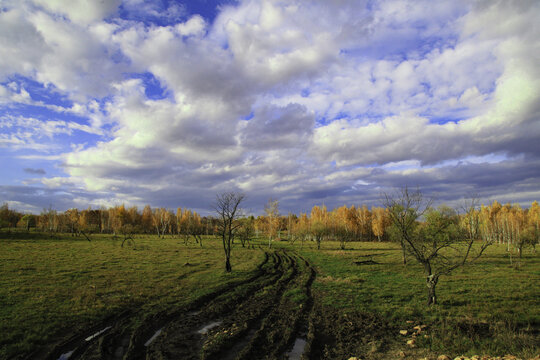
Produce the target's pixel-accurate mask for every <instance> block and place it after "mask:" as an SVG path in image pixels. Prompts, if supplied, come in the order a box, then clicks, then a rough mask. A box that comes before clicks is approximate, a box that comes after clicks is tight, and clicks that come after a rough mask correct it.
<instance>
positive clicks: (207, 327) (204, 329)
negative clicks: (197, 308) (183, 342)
mask: <svg viewBox="0 0 540 360" xmlns="http://www.w3.org/2000/svg"><path fill="white" fill-rule="evenodd" d="M222 322H223V321H221V320H218V321H212V322H211V323H209V324H206V325H205V326H203V327H202V328H200V329H199V330H197V333H198V334H201V335H205V334H207V333H208V331H210V330H212V329H213V328H215V327H218V326H219V325H221V323H222Z"/></svg>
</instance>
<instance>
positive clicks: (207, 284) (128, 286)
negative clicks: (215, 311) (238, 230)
mask: <svg viewBox="0 0 540 360" xmlns="http://www.w3.org/2000/svg"><path fill="white" fill-rule="evenodd" d="M1 235H2V237H3V238H4V239H2V238H0V274H1V276H0V333H1V334H2V337H1V338H0V359H7V358H13V357H15V356H16V355H17V354H20V353H28V352H30V351H32V350H33V349H35V348H36V347H38V346H41V345H47V344H50V343H54V342H55V341H58V340H59V339H61V338H62V337H64V336H66V334H71V333H73V332H76V331H78V330H80V329H85V328H87V327H88V326H89V325H91V324H93V323H95V322H98V321H99V320H101V319H103V318H106V317H107V316H109V315H111V314H114V313H117V312H119V311H121V310H124V309H126V308H132V309H142V310H143V312H146V313H148V312H154V311H159V310H160V309H165V308H168V307H171V306H176V307H178V306H180V307H181V306H182V305H184V304H187V303H189V302H190V301H192V300H194V299H196V298H197V297H199V296H201V295H204V294H206V293H209V292H211V291H212V290H214V289H216V288H217V287H219V286H223V285H224V284H227V283H228V282H232V281H236V280H240V279H246V278H248V277H249V276H251V275H252V274H253V273H254V271H255V270H256V267H257V265H258V264H259V263H260V262H261V261H262V260H263V253H262V252H261V251H257V250H247V249H243V248H242V247H241V246H239V245H236V246H235V247H234V249H233V253H232V255H233V259H232V266H233V272H232V273H231V274H227V273H225V271H224V255H223V247H222V244H221V241H220V240H218V239H213V238H207V239H205V242H204V247H203V248H201V247H200V246H199V245H198V244H195V243H191V244H189V245H188V246H186V245H184V244H183V240H181V239H175V238H171V237H167V238H166V239H158V238H157V237H155V236H137V237H136V238H135V246H124V247H123V248H122V247H121V246H120V245H121V240H113V239H112V236H109V235H107V236H97V235H94V236H93V241H92V242H88V241H86V240H85V239H83V238H72V237H70V236H67V235H58V236H55V237H54V238H50V237H48V236H42V235H36V234H29V235H24V234H11V235H9V236H8V235H7V234H5V233H4V234H1ZM6 237H7V239H5V238H6ZM24 237H26V238H27V239H24ZM20 238H23V239H20ZM188 263H189V264H188Z"/></svg>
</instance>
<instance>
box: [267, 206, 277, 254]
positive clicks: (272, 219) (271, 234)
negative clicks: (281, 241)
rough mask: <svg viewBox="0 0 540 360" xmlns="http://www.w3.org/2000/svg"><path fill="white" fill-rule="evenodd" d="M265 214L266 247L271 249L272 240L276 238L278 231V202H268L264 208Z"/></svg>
mask: <svg viewBox="0 0 540 360" xmlns="http://www.w3.org/2000/svg"><path fill="white" fill-rule="evenodd" d="M264 213H265V214H266V233H267V235H268V247H269V248H270V247H272V240H273V239H274V238H275V237H276V236H277V232H278V230H279V202H278V201H277V200H272V199H270V200H268V203H267V204H266V205H265V206H264Z"/></svg>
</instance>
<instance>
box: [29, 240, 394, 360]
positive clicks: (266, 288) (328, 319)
mask: <svg viewBox="0 0 540 360" xmlns="http://www.w3.org/2000/svg"><path fill="white" fill-rule="evenodd" d="M316 275H317V274H316V271H315V270H314V268H313V267H312V266H311V264H310V263H309V262H308V261H307V260H305V259H303V258H302V257H300V256H299V255H297V254H295V253H291V252H285V251H274V252H272V253H266V256H265V260H264V262H263V263H261V264H260V265H259V268H258V272H257V274H256V275H255V276H253V277H252V278H250V279H248V280H245V281H241V282H237V283H235V284H233V285H231V286H228V287H226V288H221V289H218V290H216V291H214V292H213V293H211V294H209V295H206V296H204V297H201V298H199V299H197V300H196V301H194V302H193V303H191V304H190V305H189V306H185V307H183V308H182V309H178V308H170V309H167V310H165V311H156V312H155V313H153V314H152V315H147V316H146V317H144V316H142V315H141V314H140V313H138V312H137V311H130V312H125V313H122V314H119V315H118V316H116V317H114V318H110V319H107V320H106V321H104V322H102V323H100V324H97V325H96V326H94V327H92V328H91V329H88V330H87V331H85V332H84V333H81V334H78V335H76V336H73V337H71V338H69V339H67V340H66V341H65V342H63V343H61V344H58V345H57V346H54V347H53V348H52V349H51V350H50V351H49V352H48V353H47V354H46V355H44V356H36V354H33V358H35V359H47V360H57V359H59V358H60V357H61V356H62V354H68V353H69V352H71V351H73V353H72V354H71V355H70V356H69V359H70V360H72V359H104V360H117V359H220V360H228V359H237V360H241V359H288V358H289V356H291V359H293V358H295V359H300V358H301V359H348V358H349V357H351V356H357V357H360V356H361V357H362V358H377V357H376V356H372V355H373V354H376V353H384V352H385V350H386V349H387V347H388V344H387V343H385V341H384V339H385V338H388V335H389V334H395V333H396V329H394V328H392V327H391V326H389V324H387V323H386V322H385V321H384V320H382V319H381V318H378V317H376V316H374V315H372V314H369V313H362V312H356V313H352V314H340V313H339V312H338V311H337V310H333V309H330V308H325V307H324V306H322V305H321V304H318V303H317V302H316V301H315V300H314V298H313V296H312V292H311V286H312V283H313V281H314V280H315V277H316ZM141 319H143V320H141ZM103 329H106V330H105V331H102V330H103ZM100 331H102V332H100ZM390 337H395V336H390ZM300 339H301V340H300ZM295 344H296V347H295ZM299 344H302V345H303V344H305V346H304V348H303V349H299ZM293 347H294V351H293ZM299 353H302V355H301V356H299Z"/></svg>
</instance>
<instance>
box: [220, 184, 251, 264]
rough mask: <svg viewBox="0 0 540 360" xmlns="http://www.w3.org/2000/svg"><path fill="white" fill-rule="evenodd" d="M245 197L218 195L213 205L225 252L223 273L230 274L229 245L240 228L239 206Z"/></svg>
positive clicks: (227, 193)
mask: <svg viewBox="0 0 540 360" xmlns="http://www.w3.org/2000/svg"><path fill="white" fill-rule="evenodd" d="M244 198H245V195H244V194H241V193H236V192H226V193H222V194H218V195H217V196H216V201H215V203H214V210H215V211H216V213H217V215H218V220H219V221H218V231H219V234H220V235H221V239H222V242H223V250H224V251H225V271H227V272H231V271H232V267H231V245H232V241H233V239H234V236H235V234H236V231H237V230H238V227H239V226H240V223H239V221H238V219H239V217H240V204H241V203H242V201H243V200H244Z"/></svg>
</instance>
